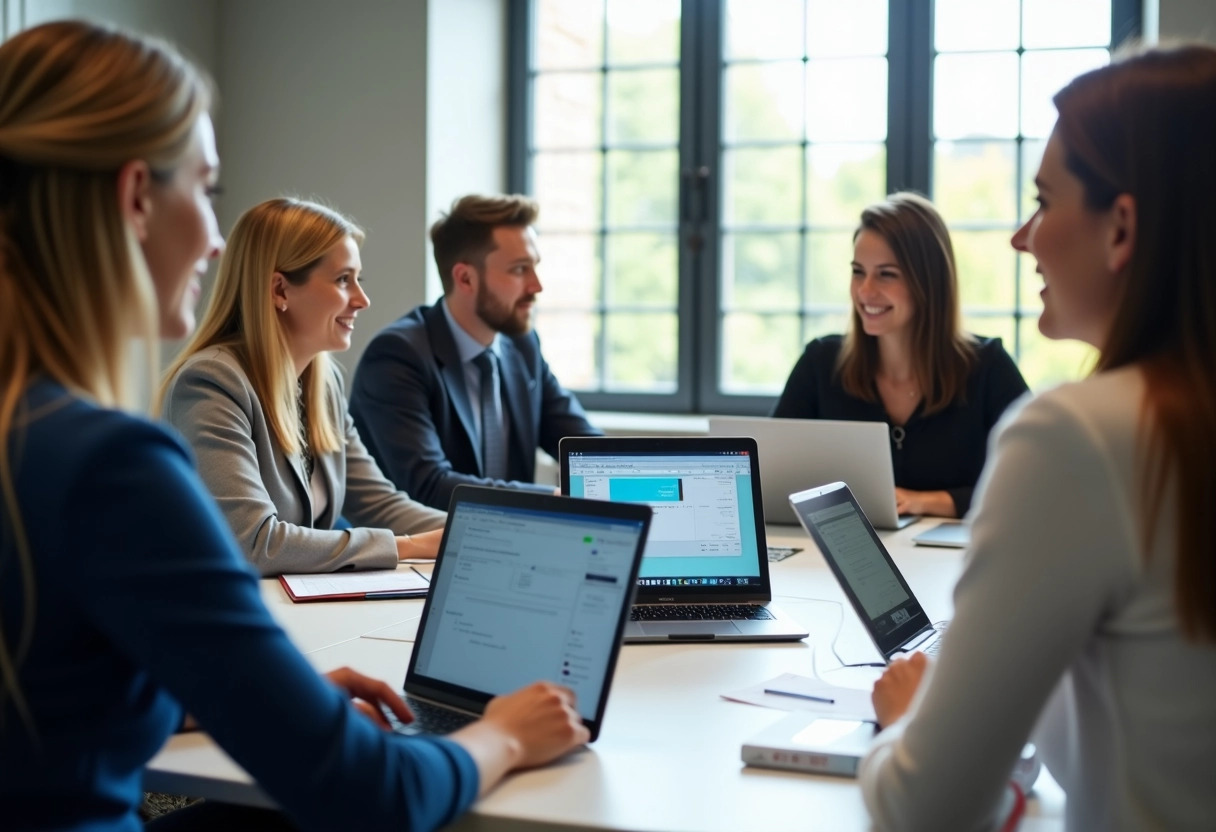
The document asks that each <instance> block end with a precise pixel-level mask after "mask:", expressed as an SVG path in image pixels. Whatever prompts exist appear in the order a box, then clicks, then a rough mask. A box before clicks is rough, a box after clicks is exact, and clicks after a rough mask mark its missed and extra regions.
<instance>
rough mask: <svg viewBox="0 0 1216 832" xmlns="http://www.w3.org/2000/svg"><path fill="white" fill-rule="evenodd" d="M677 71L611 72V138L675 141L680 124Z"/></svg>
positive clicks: (609, 87) (611, 140) (636, 140)
mask: <svg viewBox="0 0 1216 832" xmlns="http://www.w3.org/2000/svg"><path fill="white" fill-rule="evenodd" d="M679 85H680V78H679V74H678V72H677V70H674V69H656V70H636V71H633V72H629V71H620V72H609V73H608V141H609V143H613V142H654V143H665V144H673V145H674V144H675V143H676V140H677V138H678V135H679V131H680V127H679V122H680V86H679Z"/></svg>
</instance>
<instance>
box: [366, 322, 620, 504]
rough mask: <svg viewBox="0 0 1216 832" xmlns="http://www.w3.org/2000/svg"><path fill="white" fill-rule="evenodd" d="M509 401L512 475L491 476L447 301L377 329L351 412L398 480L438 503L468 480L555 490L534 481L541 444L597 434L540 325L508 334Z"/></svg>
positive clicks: (505, 378)
mask: <svg viewBox="0 0 1216 832" xmlns="http://www.w3.org/2000/svg"><path fill="white" fill-rule="evenodd" d="M499 357H500V359H501V361H500V367H501V371H502V391H503V400H504V401H503V406H504V407H505V408H506V410H507V413H508V415H509V417H510V420H509V421H510V437H509V440H508V480H507V481H504V480H492V479H487V478H486V477H484V476H483V468H482V459H481V443H480V441H479V438H478V436H479V435H478V433H477V428H476V426H477V423H476V422H475V421H473V410H472V404H471V403H470V402H469V397H468V393H467V392H466V391H465V385H464V369H463V368H462V366H461V363H460V354H459V352H458V351H457V349H456V342H455V341H454V340H453V339H452V332H451V330H450V329H448V321H447V316H445V315H444V314H443V307H442V306H441V305H440V303H436V304H435V305H433V306H420V307H418V308H417V309H415V310H414V311H412V312H410V313H409V314H407V315H405V316H403V317H402V318H399V319H398V320H397V321H395V322H394V323H392V324H390V325H389V326H388V327H386V328H385V329H384V330H382V331H381V332H379V333H378V334H377V335H376V337H375V338H374V339H372V342H371V344H369V345H368V347H367V349H366V350H365V351H364V353H363V357H362V358H360V359H359V366H358V368H357V369H356V370H355V379H354V383H353V385H352V386H351V400H350V413H351V416H352V417H353V418H354V420H355V428H356V429H357V430H358V432H359V435H360V436H361V437H362V438H363V441H364V443H366V445H367V449H368V451H370V452H371V455H372V456H373V457H374V458H375V460H376V462H377V463H379V465H380V469H381V470H382V471H384V473H385V474H387V475H388V478H389V479H391V480H392V481H393V482H394V483H396V484H397V487H398V488H400V489H402V490H404V491H406V492H408V493H409V494H410V495H411V496H412V497H413V498H414V499H415V500H419V501H421V502H423V503H425V504H427V505H430V506H434V507H435V508H444V509H446V508H447V506H448V502H449V501H450V500H451V497H452V491H453V490H454V489H455V488H456V486H458V485H460V484H461V483H471V484H473V485H496V486H507V487H512V488H528V489H535V490H538V491H552V490H553V486H552V485H545V486H537V485H535V484H533V482H532V481H533V480H534V479H535V477H536V449H537V448H543V449H544V450H545V451H546V452H548V453H549V454H550V455H552V456H557V443H558V441H559V440H560V439H561V438H562V437H563V436H599V435H600V431H599V430H597V429H595V428H594V427H592V425H591V423H590V422H588V421H587V415H586V413H585V412H584V411H583V408H582V405H580V404H579V402H578V399H577V398H575V396H574V394H572V393H570V392H569V391H567V390H566V389H565V388H563V387H562V386H561V384H559V383H558V381H557V379H556V378H555V377H554V375H553V373H552V371H550V370H549V365H548V363H546V362H545V359H544V356H542V355H541V351H540V339H539V338H538V337H537V336H536V333H535V332H528V333H526V334H524V335H518V336H515V337H508V336H503V337H502V338H501V339H500V354H499Z"/></svg>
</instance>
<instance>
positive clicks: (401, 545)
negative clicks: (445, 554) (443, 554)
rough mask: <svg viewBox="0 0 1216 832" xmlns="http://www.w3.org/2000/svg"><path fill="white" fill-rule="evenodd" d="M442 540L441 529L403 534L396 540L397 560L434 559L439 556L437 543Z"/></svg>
mask: <svg viewBox="0 0 1216 832" xmlns="http://www.w3.org/2000/svg"><path fill="white" fill-rule="evenodd" d="M441 540H443V529H434V530H432V531H429V532H422V533H421V534H403V535H400V536H399V537H398V538H397V560H409V559H410V558H434V557H435V556H436V555H438V554H439V541H441Z"/></svg>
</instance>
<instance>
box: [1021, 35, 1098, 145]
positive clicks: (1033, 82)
mask: <svg viewBox="0 0 1216 832" xmlns="http://www.w3.org/2000/svg"><path fill="white" fill-rule="evenodd" d="M1109 62H1110V55H1109V53H1108V52H1107V51H1106V50H1105V49H1070V50H1062V51H1059V52H1027V53H1026V54H1025V55H1023V56H1022V132H1023V133H1024V134H1025V135H1027V136H1036V137H1037V136H1047V135H1049V134H1050V133H1051V128H1052V127H1053V126H1055V123H1056V107H1055V105H1054V104H1052V103H1051V97H1052V96H1053V95H1055V94H1056V93H1057V92H1059V91H1060V89H1061V88H1062V87H1063V86H1064V85H1065V84H1067V83H1068V82H1069V81H1071V80H1072V79H1073V78H1076V77H1077V76H1078V75H1080V74H1081V73H1083V72H1088V71H1089V70H1091V69H1094V68H1096V67H1100V66H1105V65H1106V64H1108V63H1109Z"/></svg>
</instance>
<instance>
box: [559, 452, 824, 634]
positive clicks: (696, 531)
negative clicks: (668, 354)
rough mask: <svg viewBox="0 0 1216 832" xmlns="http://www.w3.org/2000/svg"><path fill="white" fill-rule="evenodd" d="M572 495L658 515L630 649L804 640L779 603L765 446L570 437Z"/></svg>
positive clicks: (565, 469) (565, 481) (567, 474)
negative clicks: (771, 556) (766, 503)
mask: <svg viewBox="0 0 1216 832" xmlns="http://www.w3.org/2000/svg"><path fill="white" fill-rule="evenodd" d="M558 457H559V461H560V463H561V485H562V493H563V494H570V495H573V496H576V497H590V498H593V499H599V500H613V501H621V502H634V503H642V504H645V505H647V506H650V507H651V509H653V511H654V520H653V522H652V523H651V528H650V537H649V540H648V541H647V544H646V552H645V556H644V557H643V559H642V569H641V572H639V576H640V577H639V579H638V592H637V600H636V602H635V604H634V608H633V614H632V616H631V618H632V620H631V621H630V622H629V625H628V626H627V628H626V630H625V640H626V641H628V642H671V641H796V640H798V639H802V638H806V636H807V631H806V629H805V628H803V627H802V626H800V625H799V624H798V623H797V622H795V621H792V620H790V619H789V618H788V617H787V616H786V615H785V614H784V613H782V612H781V611H780V610H779V609H778V608H776V607H774V606H773V605H772V604H771V603H770V602H771V601H772V597H773V593H772V587H771V586H770V585H769V572H768V548H767V546H766V545H765V537H764V519H763V517H762V516H761V513H760V502H761V494H760V471H759V460H758V458H757V454H756V443H755V442H754V441H752V440H751V439H747V438H738V437H732V438H707V437H669V438H661V439H659V438H638V437H566V438H565V439H563V440H562V441H561V443H560V445H559V446H558Z"/></svg>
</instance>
